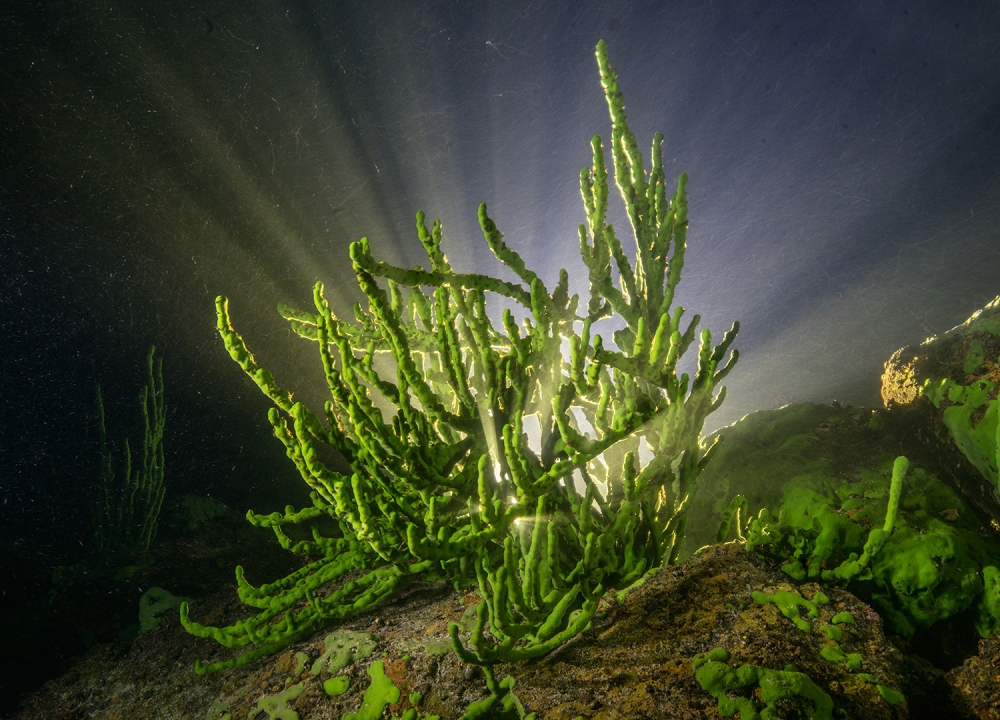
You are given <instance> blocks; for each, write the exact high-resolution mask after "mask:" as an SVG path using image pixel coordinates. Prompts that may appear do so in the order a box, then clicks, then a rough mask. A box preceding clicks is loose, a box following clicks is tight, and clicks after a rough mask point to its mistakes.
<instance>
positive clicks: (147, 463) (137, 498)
mask: <svg viewBox="0 0 1000 720" xmlns="http://www.w3.org/2000/svg"><path fill="white" fill-rule="evenodd" d="M155 352H156V348H155V347H151V348H150V349H149V355H148V356H147V357H146V375H147V382H146V384H145V385H144V386H143V388H142V391H141V392H140V393H139V408H140V410H141V411H142V420H143V435H142V443H141V446H140V449H139V452H138V453H137V456H138V457H137V458H136V459H137V460H138V462H137V463H135V464H133V462H132V460H133V455H132V450H131V447H130V445H129V441H128V440H127V439H126V440H125V442H124V447H123V448H122V451H121V455H120V460H119V462H117V463H116V462H115V461H114V457H113V454H112V452H111V450H110V448H109V447H108V435H107V431H106V429H105V426H104V400H103V399H102V397H101V389H100V388H98V389H97V432H98V437H99V438H100V444H101V461H100V469H99V473H98V481H97V499H96V501H95V502H94V505H93V507H92V509H91V515H92V519H93V526H94V546H95V550H96V551H97V554H98V555H99V556H102V557H107V556H110V555H114V554H116V553H120V552H130V551H136V550H146V549H148V548H149V544H150V543H151V542H153V538H155V537H156V524H157V519H158V518H159V516H160V508H161V507H162V505H163V494H164V487H163V430H164V427H165V426H166V419H167V410H166V405H165V404H164V401H163V360H156V361H154V359H153V355H154V353H155ZM116 466H117V467H116Z"/></svg>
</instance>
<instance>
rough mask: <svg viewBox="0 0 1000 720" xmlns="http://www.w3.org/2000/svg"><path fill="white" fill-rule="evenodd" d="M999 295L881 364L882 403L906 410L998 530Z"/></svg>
mask: <svg viewBox="0 0 1000 720" xmlns="http://www.w3.org/2000/svg"><path fill="white" fill-rule="evenodd" d="M998 387H1000V297H997V298H996V299H994V300H993V301H992V302H991V303H989V304H988V305H986V307H984V308H983V309H981V310H979V311H977V312H976V313H974V314H973V315H972V317H970V318H969V319H968V320H966V321H965V322H964V323H962V324H961V325H959V326H958V327H955V328H952V329H951V330H949V331H948V332H946V333H944V334H942V335H940V336H937V337H933V338H928V339H927V340H925V341H924V342H923V343H921V344H920V345H911V346H907V347H904V348H900V349H899V350H897V351H896V352H895V353H893V355H892V357H891V358H889V360H888V361H887V362H886V363H885V371H884V373H883V374H882V401H883V402H884V403H885V406H886V408H888V409H890V410H892V411H897V412H904V413H909V414H910V415H911V417H912V422H913V423H914V425H918V426H922V427H923V428H925V429H926V431H928V432H931V433H933V434H934V435H935V436H936V438H937V439H939V440H940V441H941V444H942V449H943V452H944V454H945V455H946V460H947V462H948V464H950V465H951V466H952V467H956V468H958V469H959V470H960V472H959V473H957V475H959V476H960V477H961V478H962V482H961V484H960V485H959V486H958V487H957V489H958V490H960V491H961V492H962V493H963V494H964V495H965V496H966V497H967V498H968V499H969V500H970V501H971V502H972V503H973V504H974V505H975V506H976V508H977V509H978V510H979V511H980V513H982V514H983V515H984V516H985V517H987V518H990V519H991V520H992V521H993V523H994V527H995V528H997V529H1000V495H998V492H997V481H998V476H997V453H996V446H997V442H996V437H997V434H996V430H997V404H998V403H997V388H998Z"/></svg>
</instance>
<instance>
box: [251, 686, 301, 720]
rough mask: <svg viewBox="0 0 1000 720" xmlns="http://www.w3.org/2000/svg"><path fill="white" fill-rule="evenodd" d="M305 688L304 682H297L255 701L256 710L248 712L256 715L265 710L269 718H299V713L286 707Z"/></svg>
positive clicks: (291, 719)
mask: <svg viewBox="0 0 1000 720" xmlns="http://www.w3.org/2000/svg"><path fill="white" fill-rule="evenodd" d="M305 688H306V684H305V683H298V684H297V685H292V686H291V687H289V688H288V689H287V690H285V691H283V692H280V693H278V694H276V695H268V696H267V697H263V698H261V699H260V700H258V701H257V708H256V711H251V713H250V714H251V716H252V717H256V716H257V714H259V713H262V712H265V713H267V717H268V718H269V720H299V714H298V713H297V712H295V711H294V710H292V709H291V708H290V707H288V703H290V702H292V701H293V700H295V698H297V697H298V696H299V695H301V694H302V691H303V690H305Z"/></svg>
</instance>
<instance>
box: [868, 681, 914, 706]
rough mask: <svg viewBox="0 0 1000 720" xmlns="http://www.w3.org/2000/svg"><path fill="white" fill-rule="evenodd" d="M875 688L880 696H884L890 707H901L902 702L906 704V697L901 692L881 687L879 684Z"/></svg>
mask: <svg viewBox="0 0 1000 720" xmlns="http://www.w3.org/2000/svg"><path fill="white" fill-rule="evenodd" d="M875 687H876V688H877V689H878V694H879V695H881V696H882V699H883V700H885V701H886V702H887V703H889V704H890V705H899V704H900V703H901V702H906V697H905V696H904V695H903V693H901V692H899V690H895V689H893V688H891V687H887V686H885V685H879V684H878V683H875Z"/></svg>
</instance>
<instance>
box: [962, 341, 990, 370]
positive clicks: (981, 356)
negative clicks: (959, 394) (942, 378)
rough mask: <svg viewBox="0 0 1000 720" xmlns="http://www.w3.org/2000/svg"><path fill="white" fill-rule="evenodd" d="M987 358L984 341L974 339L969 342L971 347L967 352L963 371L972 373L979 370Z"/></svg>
mask: <svg viewBox="0 0 1000 720" xmlns="http://www.w3.org/2000/svg"><path fill="white" fill-rule="evenodd" d="M985 359H986V348H985V347H984V346H983V341H982V340H978V339H974V340H972V342H970V343H969V349H968V351H967V352H966V353H965V362H964V363H963V365H962V372H964V373H965V374H966V375H971V374H972V373H973V372H975V371H976V370H978V369H979V368H980V367H981V366H982V364H983V361H984V360H985Z"/></svg>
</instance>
